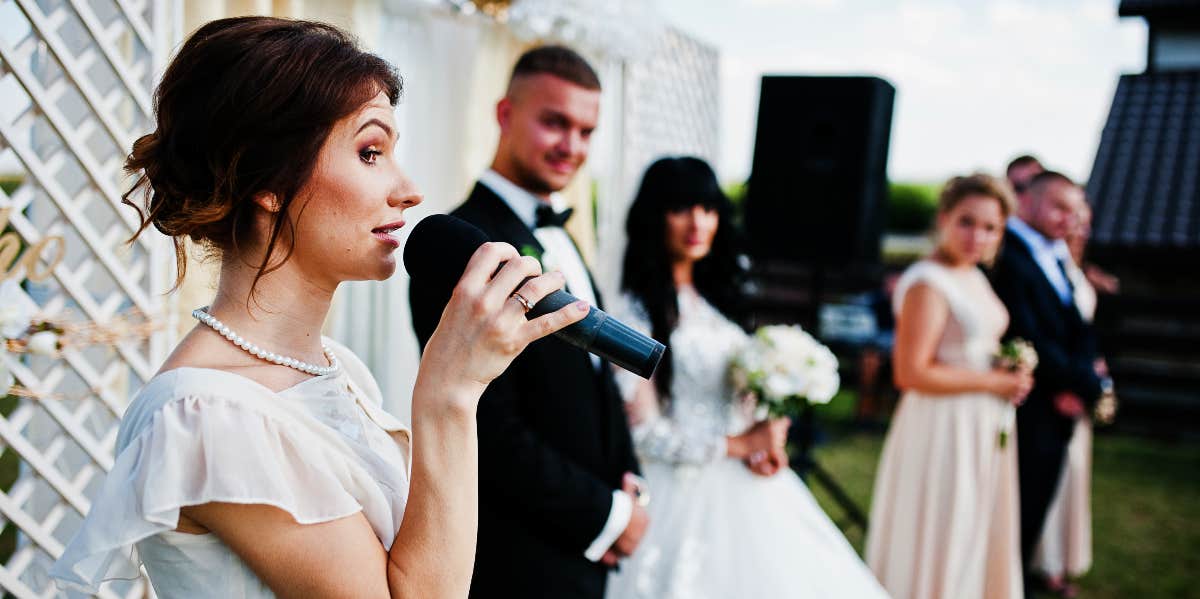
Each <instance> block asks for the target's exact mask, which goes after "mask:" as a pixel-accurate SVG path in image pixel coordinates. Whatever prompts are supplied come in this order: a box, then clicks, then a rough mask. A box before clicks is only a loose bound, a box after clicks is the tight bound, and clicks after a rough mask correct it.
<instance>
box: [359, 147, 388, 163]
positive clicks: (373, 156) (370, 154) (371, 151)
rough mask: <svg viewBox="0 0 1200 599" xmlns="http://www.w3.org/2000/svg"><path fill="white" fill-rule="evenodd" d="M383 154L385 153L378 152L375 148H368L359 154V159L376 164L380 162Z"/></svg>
mask: <svg viewBox="0 0 1200 599" xmlns="http://www.w3.org/2000/svg"><path fill="white" fill-rule="evenodd" d="M381 154H383V152H381V151H379V150H376V149H375V148H367V149H365V150H363V151H361V152H359V153H358V157H359V158H360V159H362V161H363V162H365V163H367V164H375V162H376V161H377V160H379V156H380V155H381Z"/></svg>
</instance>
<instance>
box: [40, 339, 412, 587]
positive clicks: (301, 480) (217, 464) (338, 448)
mask: <svg viewBox="0 0 1200 599" xmlns="http://www.w3.org/2000/svg"><path fill="white" fill-rule="evenodd" d="M325 343H326V344H328V345H329V347H330V348H331V349H332V350H333V351H334V352H335V354H336V355H337V356H338V359H339V360H340V362H341V364H342V368H341V369H340V370H339V371H338V372H336V373H334V374H330V375H326V376H318V377H313V378H311V379H307V380H305V381H303V382H301V383H299V384H297V385H295V386H292V387H289V388H287V389H284V390H282V391H279V392H273V391H271V390H269V389H267V388H266V387H264V386H262V385H260V384H258V383H256V382H254V381H252V380H250V379H248V378H245V377H243V376H240V375H237V374H234V373H230V372H226V371H223V370H213V369H206V368H177V369H173V370H170V371H167V372H164V373H161V374H159V375H157V376H155V377H154V378H152V379H150V380H149V381H148V382H147V383H146V386H145V387H144V388H143V389H142V390H141V392H139V393H138V395H137V397H135V398H134V400H133V402H132V403H131V404H130V406H129V408H128V410H126V412H125V415H124V417H123V418H122V422H121V428H120V432H119V433H118V436H117V447H116V461H115V462H114V463H113V467H112V470H111V471H109V473H108V477H107V478H106V480H105V482H104V485H103V486H102V488H101V490H100V492H99V494H98V495H97V496H96V497H95V498H93V501H92V507H91V510H90V511H89V512H88V515H87V518H86V519H85V520H84V523H83V525H82V527H81V528H80V530H79V532H78V533H77V534H76V536H75V537H74V538H73V539H72V540H71V542H70V544H69V545H68V546H67V548H66V550H65V551H64V552H63V554H62V557H61V558H60V559H59V560H58V562H56V563H55V565H54V567H53V568H52V569H51V572H50V573H51V576H53V577H54V578H56V579H58V580H59V584H60V586H65V587H67V588H69V589H72V590H76V591H83V592H88V593H95V592H96V590H97V589H98V587H99V585H100V584H101V583H102V582H104V581H105V580H112V579H130V578H134V577H136V576H137V575H138V569H137V567H136V566H137V565H138V564H141V565H144V566H145V568H146V571H147V573H148V574H149V575H150V581H151V583H152V584H153V586H154V590H155V591H156V592H157V594H158V596H159V597H189V598H201V599H206V598H211V599H218V598H219V599H239V598H240V599H250V598H265V597H273V596H274V595H273V594H272V593H271V591H270V589H268V588H267V587H266V586H265V585H264V584H263V583H262V582H261V581H260V580H259V579H258V577H257V576H255V574H254V573H253V572H252V571H251V570H250V569H249V568H248V567H247V566H246V564H245V563H244V562H243V561H242V560H241V559H240V558H239V557H238V556H237V555H235V554H234V553H233V551H232V550H230V549H229V548H228V547H227V546H225V544H224V543H222V542H221V541H220V539H218V538H217V537H216V536H215V535H213V534H201V535H196V534H184V533H180V532H176V531H175V528H176V526H177V525H178V522H179V510H180V508H181V507H184V506H189V505H198V504H203V503H208V502H213V501H221V502H232V503H246V504H266V505H272V506H275V507H277V508H279V509H282V510H284V511H286V512H288V513H289V514H291V515H292V517H293V518H295V520H296V521H297V522H299V523H301V524H311V523H317V522H328V521H330V520H336V519H339V518H344V517H346V516H350V515H352V514H355V513H357V512H360V511H361V512H362V513H363V515H364V516H366V519H367V521H368V522H369V523H370V524H371V528H372V529H373V530H374V532H375V536H376V537H378V538H379V542H380V543H381V544H382V545H383V547H385V548H388V547H390V546H391V544H392V540H393V539H394V537H395V534H396V531H397V530H398V529H399V527H400V521H401V519H402V518H403V516H404V507H405V504H406V502H407V499H408V486H409V468H410V461H409V456H410V439H411V435H410V432H409V429H408V428H407V427H405V426H404V425H403V424H402V423H401V422H399V421H398V420H397V419H395V418H393V417H392V416H390V415H389V414H388V413H387V412H385V411H383V409H382V408H381V407H380V399H381V398H380V392H379V388H378V386H377V385H376V383H375V380H374V379H373V378H372V377H371V375H370V373H369V372H368V371H367V369H366V367H365V366H364V365H363V364H362V362H361V361H359V360H358V358H357V357H355V356H354V355H353V354H352V353H351V352H350V351H349V350H347V349H346V348H345V347H343V346H341V345H338V344H336V343H335V342H333V341H331V340H328V339H326V340H325Z"/></svg>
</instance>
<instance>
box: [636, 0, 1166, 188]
mask: <svg viewBox="0 0 1200 599" xmlns="http://www.w3.org/2000/svg"><path fill="white" fill-rule="evenodd" d="M1116 5H1117V2H1116V0H1040V1H1032V0H703V1H697V0H660V3H659V10H660V12H661V14H662V16H663V18H664V20H665V21H666V22H667V23H669V24H670V25H672V26H674V27H676V28H679V29H681V30H683V31H684V32H686V33H687V34H689V35H691V36H693V37H696V38H698V39H700V40H702V41H704V42H706V43H709V44H711V45H714V46H716V47H717V48H718V49H719V52H720V56H721V62H720V72H721V78H720V80H721V98H720V103H721V109H720V110H721V131H720V137H721V145H722V150H721V155H720V157H719V163H718V164H717V165H715V166H716V168H717V171H718V173H719V175H720V177H721V179H722V180H723V181H727V182H731V181H739V180H744V179H745V178H746V177H747V175H748V174H749V171H750V161H751V156H752V153H753V148H754V129H755V119H756V114H757V106H758V92H759V78H760V77H761V76H762V75H763V74H795V75H805V74H853V75H864V74H866V75H876V76H880V77H883V78H884V79H886V80H888V81H889V82H891V83H892V85H894V86H895V87H896V104H895V112H894V113H893V119H892V139H891V151H890V156H889V164H888V174H889V177H890V178H891V179H892V180H894V181H927V182H936V181H941V180H944V179H946V178H948V177H950V176H952V175H954V174H960V173H965V172H971V171H976V170H985V171H988V172H993V173H999V172H1000V171H1002V170H1003V168H1004V166H1005V164H1007V162H1008V160H1009V159H1011V158H1013V157H1014V156H1017V155H1018V154H1023V153H1033V154H1035V155H1037V156H1039V157H1041V158H1042V159H1043V162H1044V163H1046V164H1047V165H1048V166H1050V167H1052V168H1056V169H1058V170H1061V171H1063V172H1064V173H1066V174H1067V175H1069V176H1071V177H1074V178H1077V179H1081V180H1082V179H1086V178H1087V176H1088V173H1089V172H1090V171H1091V165H1092V160H1093V159H1094V158H1095V153H1096V146H1097V144H1098V142H1099V140H1100V131H1101V129H1102V128H1103V126H1104V121H1105V119H1106V117H1107V115H1108V108H1109V104H1110V103H1111V101H1112V95H1113V91H1114V89H1115V88H1116V83H1117V78H1118V77H1119V76H1120V74H1122V73H1140V72H1142V71H1143V70H1144V68H1145V62H1146V37H1147V36H1146V26H1145V22H1144V21H1143V20H1142V19H1140V18H1123V19H1120V18H1118V17H1117V14H1116V13H1117V9H1116Z"/></svg>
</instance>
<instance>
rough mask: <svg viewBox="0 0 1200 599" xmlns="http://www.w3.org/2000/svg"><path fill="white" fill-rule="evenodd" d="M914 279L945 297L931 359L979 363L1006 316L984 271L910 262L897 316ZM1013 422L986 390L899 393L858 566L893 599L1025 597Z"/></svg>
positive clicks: (987, 358)
mask: <svg viewBox="0 0 1200 599" xmlns="http://www.w3.org/2000/svg"><path fill="white" fill-rule="evenodd" d="M916 285H928V286H929V287H931V288H932V289H933V290H934V291H935V292H937V293H939V294H941V295H942V297H944V298H945V300H946V302H947V304H949V308H950V317H949V319H948V320H947V323H946V329H945V332H944V333H943V334H942V338H941V340H940V341H939V343H938V347H937V357H936V359H937V360H938V361H939V362H942V363H944V364H948V365H953V366H955V367H958V368H965V369H970V370H977V371H985V370H988V369H989V368H990V365H991V357H992V355H993V354H994V353H995V351H996V349H997V348H998V347H999V341H1000V336H1001V335H1002V334H1003V333H1004V330H1005V328H1006V327H1007V326H1008V312H1007V311H1006V310H1005V309H1004V306H1003V305H1002V304H1001V303H1000V300H999V299H998V298H997V297H996V295H995V294H994V293H993V292H992V289H991V287H990V285H989V284H988V282H987V279H986V278H985V277H984V275H983V273H982V272H980V271H979V270H977V269H974V268H972V269H966V270H953V269H949V268H946V267H944V266H942V265H940V264H937V263H935V262H932V261H928V260H926V261H921V262H918V263H916V264H915V265H913V266H912V267H910V268H909V270H908V271H907V272H905V274H904V276H903V277H901V279H900V281H899V283H898V284H897V287H896V292H895V296H894V302H893V303H894V307H895V310H896V312H897V313H899V311H900V306H901V305H903V302H904V295H905V294H906V293H907V292H908V291H909V290H910V289H912V288H913V287H914V286H916ZM899 318H903V315H899ZM1013 423H1014V409H1013V406H1012V405H1011V404H1010V403H1008V402H1007V401H1004V400H1003V399H1002V398H1000V397H997V396H995V395H991V394H987V393H962V394H957V395H930V394H924V393H920V392H916V391H911V390H910V391H907V392H905V393H904V395H903V397H902V398H901V400H900V403H899V405H898V406H897V408H896V412H895V414H894V415H893V417H892V423H891V428H890V429H889V430H888V434H887V438H886V440H885V441H884V446H883V454H882V456H881V457H880V461H879V470H878V472H877V473H876V477H875V489H874V498H873V499H872V502H871V520H870V529H869V530H868V531H867V542H866V559H867V564H868V565H869V566H870V567H871V569H872V570H873V571H874V572H875V575H876V576H878V578H879V580H880V582H882V583H883V586H884V588H886V589H887V590H888V592H889V593H891V594H892V596H893V597H896V598H897V599H984V598H988V599H1012V598H1018V597H1021V596H1022V586H1021V585H1022V580H1021V556H1020V538H1019V537H1020V528H1019V522H1020V518H1019V505H1020V504H1019V501H1018V493H1017V459H1016V458H1017V453H1016V451H1017V447H1016V434H1015V431H1014V430H1013V426H1014V424H1013ZM1001 436H1003V437H1004V441H1003V446H1001V445H1002V443H1001V440H1000V438H1001Z"/></svg>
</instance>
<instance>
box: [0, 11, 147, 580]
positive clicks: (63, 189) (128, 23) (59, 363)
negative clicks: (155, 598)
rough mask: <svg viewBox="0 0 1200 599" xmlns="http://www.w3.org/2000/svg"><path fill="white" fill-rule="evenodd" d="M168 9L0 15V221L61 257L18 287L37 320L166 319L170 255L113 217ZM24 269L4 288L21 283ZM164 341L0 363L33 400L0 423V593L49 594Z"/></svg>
mask: <svg viewBox="0 0 1200 599" xmlns="http://www.w3.org/2000/svg"><path fill="white" fill-rule="evenodd" d="M165 9H166V2H165V1H164V0H0V174H9V175H15V178H14V183H13V185H14V186H13V187H11V188H9V189H8V190H7V191H0V210H5V209H7V216H8V225H7V229H6V232H10V233H15V235H16V236H17V237H18V238H19V239H20V241H21V244H20V245H21V246H22V247H23V248H25V249H26V250H28V248H29V247H30V246H34V245H36V244H37V243H38V242H39V241H40V240H42V239H44V238H47V237H53V236H57V237H61V238H62V240H63V242H62V245H63V247H64V248H65V251H64V254H63V260H62V261H61V262H59V263H58V264H57V266H55V267H54V268H53V270H52V271H51V276H50V277H49V278H46V279H44V280H42V281H39V282H33V281H28V280H25V281H23V282H22V283H21V294H20V295H21V298H20V299H21V301H24V302H29V303H32V304H34V305H36V309H37V310H38V313H39V314H40V315H42V316H45V317H49V318H58V319H64V320H69V321H75V322H81V323H87V322H90V323H95V324H98V325H104V324H106V323H110V322H112V321H113V320H114V319H115V318H117V317H119V316H121V315H126V314H129V313H137V314H141V315H142V317H144V318H151V319H163V318H166V317H167V315H168V314H170V312H169V310H168V308H169V306H167V305H166V300H165V298H164V297H163V296H162V295H161V292H162V291H163V290H164V289H165V288H166V287H168V286H169V281H168V280H167V278H166V277H167V276H168V273H169V263H170V248H169V246H168V244H166V243H165V242H164V241H165V240H164V239H162V238H160V237H157V236H143V238H141V239H139V240H138V241H137V242H136V243H134V244H132V245H126V244H125V239H126V238H128V237H129V236H130V234H131V233H132V232H133V231H134V228H135V220H134V218H133V216H134V215H133V213H132V211H131V210H130V209H128V208H125V207H121V206H120V205H119V204H120V193H121V190H122V189H123V188H124V187H125V186H126V185H127V184H128V181H127V180H126V179H125V177H124V176H123V174H122V171H121V165H122V162H123V160H124V156H125V154H126V152H127V150H128V148H130V146H131V144H132V142H133V140H134V139H135V138H136V137H137V136H138V135H140V134H141V133H143V132H145V131H147V130H149V129H151V128H152V115H151V91H152V89H153V83H154V81H155V78H156V77H157V75H158V72H159V68H160V66H161V65H162V63H163V57H164V49H165V47H166V43H165V42H166V35H167V26H166V24H167V19H166V15H165ZM2 255H3V254H0V256H2ZM27 263H28V262H27V261H26V260H24V259H22V260H20V261H19V262H18V266H16V267H15V268H13V270H12V272H10V273H9V278H11V279H14V280H17V281H22V280H23V279H24V276H25V275H26V274H28V273H26V272H25V270H26V269H25V268H24V267H22V266H19V265H20V264H27ZM50 266H51V265H50V264H47V263H45V262H44V261H43V262H40V263H39V265H38V268H41V269H46V268H49V267H50ZM8 270H9V265H8V264H5V263H0V277H2V276H3V274H4V273H5V272H6V271H8ZM169 331H170V327H164V328H163V330H162V332H161V333H159V334H157V335H155V336H152V337H151V338H149V339H133V340H128V341H120V342H117V343H115V344H112V345H102V346H91V347H72V348H67V349H64V351H63V352H62V355H61V356H59V357H43V356H32V355H29V354H22V355H16V354H9V353H3V352H0V360H4V362H5V364H6V365H7V367H8V368H9V369H10V370H11V371H12V373H13V374H14V375H15V378H16V380H17V383H18V385H20V386H21V387H24V388H25V389H27V390H28V391H29V392H31V393H32V394H34V395H38V396H40V398H37V399H34V398H27V397H14V396H10V397H7V398H5V399H4V403H5V405H4V406H3V409H2V410H0V447H2V448H3V451H4V455H3V457H0V524H3V525H4V532H3V533H0V558H3V561H2V562H0V588H2V589H4V590H5V591H6V592H7V593H9V594H11V595H14V596H16V597H20V598H26V597H47V596H54V595H55V594H56V590H55V588H54V586H53V584H52V583H51V581H50V580H49V578H48V577H47V574H46V571H47V569H48V568H49V566H50V564H51V563H52V562H53V560H54V559H55V558H56V557H57V556H58V555H59V554H60V553H61V552H62V550H63V545H64V544H65V542H66V541H67V540H68V539H69V538H70V537H71V535H72V534H74V532H75V531H76V530H77V529H78V527H79V524H80V522H81V521H82V519H83V515H84V514H86V513H87V510H88V506H89V501H88V497H90V496H92V494H93V493H94V492H95V491H96V490H97V488H98V486H99V484H100V483H101V481H102V480H103V478H104V476H103V475H104V473H105V472H106V471H107V470H108V469H109V468H110V467H111V465H112V461H113V456H112V450H113V445H114V443H115V440H116V434H117V425H118V422H119V418H120V415H121V414H122V413H123V412H124V408H125V405H126V404H127V402H128V400H129V398H130V395H131V393H132V392H133V391H134V390H136V389H137V388H138V387H140V386H141V385H142V384H143V383H144V382H145V381H146V380H147V379H148V378H149V377H150V376H151V375H152V374H153V372H154V369H155V367H156V365H157V364H158V363H160V362H161V360H162V358H163V354H164V350H165V348H166V346H167V342H168V341H169V339H167V338H166V336H167V335H169V334H170V333H169ZM3 392H4V391H3V390H0V394H3ZM147 593H148V590H147V588H146V585H145V584H144V583H143V581H125V582H120V583H112V584H110V585H107V586H106V587H105V588H104V589H103V590H102V592H101V596H103V597H140V596H144V595H146V594H147Z"/></svg>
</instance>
